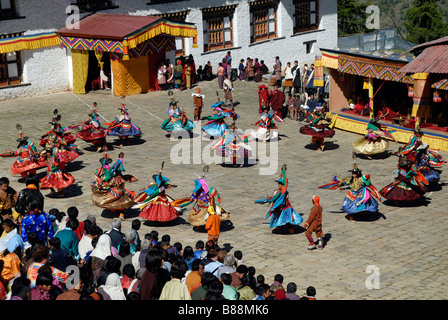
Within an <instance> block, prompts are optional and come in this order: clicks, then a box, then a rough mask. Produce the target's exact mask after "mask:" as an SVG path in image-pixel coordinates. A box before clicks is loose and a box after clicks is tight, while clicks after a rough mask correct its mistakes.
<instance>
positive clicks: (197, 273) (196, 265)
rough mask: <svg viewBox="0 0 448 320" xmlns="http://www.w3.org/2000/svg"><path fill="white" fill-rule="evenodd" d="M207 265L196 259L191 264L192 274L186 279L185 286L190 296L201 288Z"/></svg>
mask: <svg viewBox="0 0 448 320" xmlns="http://www.w3.org/2000/svg"><path fill="white" fill-rule="evenodd" d="M204 268H205V263H204V261H202V260H199V259H195V260H194V261H193V263H192V264H191V272H190V273H189V274H188V275H187V277H186V278H185V285H186V286H187V287H188V291H189V292H190V294H191V293H192V292H193V291H194V290H196V289H197V288H198V287H200V286H201V278H202V275H203V274H204Z"/></svg>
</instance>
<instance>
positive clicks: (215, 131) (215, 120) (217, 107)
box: [201, 101, 229, 137]
mask: <svg viewBox="0 0 448 320" xmlns="http://www.w3.org/2000/svg"><path fill="white" fill-rule="evenodd" d="M223 107H224V102H222V101H218V102H216V103H215V104H212V105H211V108H212V109H213V115H212V116H208V117H207V120H208V121H207V123H206V124H205V125H204V126H203V127H202V129H201V130H202V131H204V132H205V133H207V134H208V135H209V136H215V137H221V136H222V135H223V134H224V132H225V131H226V130H227V129H228V128H229V125H228V124H227V123H226V121H225V118H227V116H228V114H227V113H225V112H224V110H223Z"/></svg>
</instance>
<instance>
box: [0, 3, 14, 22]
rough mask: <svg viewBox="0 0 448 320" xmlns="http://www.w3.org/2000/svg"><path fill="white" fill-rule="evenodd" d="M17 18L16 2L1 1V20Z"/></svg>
mask: <svg viewBox="0 0 448 320" xmlns="http://www.w3.org/2000/svg"><path fill="white" fill-rule="evenodd" d="M15 17H17V12H16V6H15V3H14V0H0V20H7V19H14V18H15Z"/></svg>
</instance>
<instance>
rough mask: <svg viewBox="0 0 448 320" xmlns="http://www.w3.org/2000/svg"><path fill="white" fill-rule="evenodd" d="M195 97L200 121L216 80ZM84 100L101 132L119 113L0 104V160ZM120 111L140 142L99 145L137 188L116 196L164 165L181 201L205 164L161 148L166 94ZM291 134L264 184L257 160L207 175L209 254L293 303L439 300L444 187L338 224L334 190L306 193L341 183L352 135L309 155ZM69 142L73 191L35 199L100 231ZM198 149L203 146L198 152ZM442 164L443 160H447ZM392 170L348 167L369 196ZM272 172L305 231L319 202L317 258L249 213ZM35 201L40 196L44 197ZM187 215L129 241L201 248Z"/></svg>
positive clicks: (248, 107)
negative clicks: (273, 286)
mask: <svg viewBox="0 0 448 320" xmlns="http://www.w3.org/2000/svg"><path fill="white" fill-rule="evenodd" d="M235 86H236V91H235V98H236V99H235V100H236V101H238V102H239V104H238V105H237V106H236V111H237V113H238V114H239V115H240V119H238V121H237V125H238V127H239V128H241V129H242V130H246V129H249V128H250V127H251V124H252V123H255V122H256V121H258V120H259V118H258V112H257V110H258V97H257V94H256V84H255V83H250V82H240V81H237V82H235ZM199 87H201V88H202V93H203V94H205V99H204V101H205V105H206V106H205V107H204V111H203V116H207V115H211V113H212V112H211V108H210V105H211V104H213V103H214V102H216V89H217V82H216V80H214V81H211V82H202V83H200V84H199ZM193 91H194V90H193V89H191V90H189V91H188V90H186V91H182V92H175V97H176V99H177V100H179V105H180V106H182V107H184V109H185V110H186V112H187V115H188V116H189V117H190V118H192V116H193V109H192V97H191V93H192V92H193ZM0 94H1V93H0ZM220 95H221V97H223V95H222V94H220ZM94 101H96V102H97V103H98V111H99V113H100V114H101V116H102V117H103V118H101V120H102V122H103V123H104V122H106V120H107V121H112V120H113V119H114V117H115V115H117V114H118V112H119V110H118V109H117V108H118V107H119V104H120V102H121V100H120V98H119V97H115V96H113V95H111V94H110V92H106V91H102V92H91V93H89V94H86V95H74V94H73V93H72V92H63V93H59V94H53V95H46V96H40V97H34V98H25V99H15V100H8V101H3V102H0V111H1V117H0V128H1V133H2V137H1V139H0V152H3V151H4V150H6V149H7V150H11V151H13V150H15V148H16V146H17V143H16V139H17V130H16V128H15V125H16V123H20V124H21V125H22V126H23V128H24V132H25V134H26V135H27V136H29V137H30V140H32V141H34V142H35V144H36V145H37V144H38V142H39V140H38V139H39V137H40V136H41V135H42V134H43V133H45V132H46V131H48V130H49V128H50V126H49V124H48V122H49V121H50V120H51V117H52V112H53V110H54V109H55V108H57V109H58V110H59V113H60V114H61V115H62V120H61V123H62V125H64V126H67V125H70V124H75V123H78V122H80V121H83V120H85V119H86V118H87V115H88V113H89V112H90V109H89V106H91V105H92V103H93V102H94ZM126 101H127V108H128V110H129V113H130V115H131V117H132V120H133V122H134V123H135V124H137V125H138V126H140V127H141V128H142V131H143V136H142V141H141V142H140V143H138V144H133V145H129V146H124V147H119V146H118V144H117V143H116V141H114V139H112V138H111V137H108V142H109V143H110V145H111V147H112V148H111V149H112V150H110V152H109V153H110V155H111V157H112V159H113V160H114V161H115V160H116V158H117V156H118V153H119V152H121V151H123V152H124V153H125V159H124V160H125V168H126V172H127V173H130V174H133V175H134V176H136V177H137V178H138V179H139V181H137V182H134V183H131V184H128V185H127V188H128V189H130V190H133V191H140V190H142V189H144V188H145V187H146V186H147V185H148V183H149V182H150V181H151V176H152V175H153V174H154V173H157V172H158V170H159V169H160V166H161V163H162V161H165V168H164V171H163V173H164V175H165V176H166V177H168V178H170V179H171V182H172V183H173V184H175V185H177V186H178V187H177V188H175V189H171V190H169V191H168V192H167V194H169V195H170V196H172V197H173V198H181V197H187V196H189V194H190V193H191V191H192V189H193V180H194V179H196V178H197V176H198V175H200V174H201V173H202V168H203V166H204V163H191V164H188V163H184V164H177V165H176V164H173V163H172V161H171V160H170V152H171V150H172V147H173V146H178V145H179V142H176V141H170V140H169V137H168V136H167V133H166V132H165V131H163V130H162V129H161V128H160V124H161V123H162V121H163V120H164V119H166V118H167V113H166V110H167V107H168V102H169V97H168V95H167V92H153V93H147V94H142V95H137V96H130V97H127V98H126ZM228 123H230V122H228ZM203 124H204V122H203ZM299 127H300V124H299V123H298V122H296V121H292V120H286V123H285V124H279V128H280V131H279V132H280V141H279V143H278V150H279V151H278V163H277V162H275V163H274V164H275V165H277V164H278V167H277V170H276V171H274V174H270V175H261V174H260V168H263V167H267V164H261V163H260V162H258V163H256V164H255V165H248V166H245V167H242V168H240V167H230V166H223V165H220V164H211V165H210V171H209V173H208V174H207V177H208V179H207V181H208V184H209V186H213V187H215V188H216V189H217V190H218V191H219V193H220V194H221V198H222V203H221V204H222V207H223V208H225V209H226V210H227V211H229V212H230V213H231V219H230V221H226V222H225V223H223V231H222V233H221V236H220V239H219V244H220V245H221V246H223V247H225V248H226V249H228V250H230V251H231V252H232V251H234V250H241V251H242V252H243V254H244V256H243V260H244V263H245V264H246V265H248V266H251V265H252V266H254V267H255V268H256V271H257V274H263V275H264V276H265V278H266V280H267V282H268V283H272V281H273V277H274V275H275V274H276V273H281V274H283V276H284V278H285V285H286V284H287V283H288V282H290V281H294V282H295V283H296V284H297V286H298V294H299V295H303V294H305V289H306V288H307V287H308V286H310V285H312V286H314V287H315V288H316V289H317V298H318V299H344V300H348V299H388V300H389V299H447V298H448V272H447V271H448V257H447V255H446V252H447V249H448V245H447V244H446V240H445V238H446V234H447V231H448V224H447V221H446V216H445V215H446V214H447V209H448V203H447V201H446V196H447V192H446V187H441V189H440V190H438V191H434V192H430V193H428V194H426V196H427V197H426V201H425V202H424V203H423V204H419V205H418V206H415V207H406V208H404V207H403V208H400V207H394V206H387V205H385V204H380V214H378V215H375V216H370V217H369V218H368V219H361V220H357V221H356V222H352V221H349V220H348V219H347V218H346V216H345V214H344V213H343V212H342V211H341V210H340V207H341V203H342V200H343V198H344V196H345V192H341V191H338V190H337V191H332V190H320V189H317V186H320V185H323V184H326V183H329V182H330V179H331V178H332V177H333V176H337V177H338V178H344V177H346V176H347V175H348V174H349V173H348V171H347V170H349V169H350V168H351V166H352V150H353V148H352V145H351V143H352V141H353V140H355V139H357V138H359V137H360V135H356V134H353V133H349V132H344V131H340V130H337V132H336V135H335V137H334V138H333V139H330V140H328V141H327V147H326V149H325V151H324V152H320V151H315V150H314V149H313V146H312V145H310V140H311V137H310V136H304V135H301V134H299ZM194 139H200V137H199V136H196V135H194V136H193V139H192V140H191V141H193V140H194ZM196 141H197V142H199V141H198V140H196ZM76 143H77V144H78V146H79V149H80V151H81V152H82V153H83V154H82V155H81V156H80V157H78V158H77V159H76V160H75V161H74V162H73V163H70V164H69V165H68V166H67V169H68V171H69V172H70V173H71V174H72V175H73V176H74V177H75V179H76V182H77V184H76V186H71V187H70V188H69V189H68V190H67V191H66V197H65V198H50V197H46V200H45V201H46V202H45V208H46V209H47V210H49V209H51V208H58V209H60V210H62V211H65V210H66V209H67V208H68V207H69V206H72V205H75V206H77V207H78V208H79V210H80V217H79V218H80V219H81V220H83V219H84V218H85V217H86V216H87V215H88V214H95V215H96V216H97V223H98V224H99V225H100V226H101V227H102V228H103V229H104V230H108V229H109V228H110V223H111V219H112V217H113V216H112V215H111V214H110V213H108V212H103V209H101V208H98V207H95V206H94V205H93V204H92V202H91V192H90V183H91V181H93V172H94V171H95V170H96V169H97V168H98V166H99V162H98V160H99V158H100V154H98V153H96V152H95V150H94V148H92V147H91V145H89V144H87V143H85V142H84V141H81V140H79V139H77V141H76ZM209 143H210V142H209V141H208V140H207V139H205V138H203V141H202V148H205V147H206V146H207V145H208V144H209ZM397 149H398V144H396V143H394V142H391V143H390V147H389V151H391V152H393V151H396V150H397ZM192 152H193V148H192ZM201 152H202V149H201ZM195 155H196V156H197V155H198V153H197V152H196V153H195ZM442 155H443V157H444V158H448V154H447V153H446V152H442ZM191 159H192V158H191ZM14 160H15V158H0V176H6V177H8V178H9V179H10V180H11V183H12V186H13V187H14V188H15V189H16V190H17V191H18V190H20V189H22V188H23V187H24V184H23V183H21V182H18V178H19V177H18V176H14V177H13V176H11V172H10V167H11V165H12V163H13V161H14ZM191 162H193V161H191ZM396 163H397V157H396V156H394V155H388V156H385V157H382V158H381V159H373V160H369V159H363V158H359V159H358V164H359V167H360V168H361V169H362V170H363V172H364V173H369V174H370V175H371V180H372V183H373V184H374V185H375V186H376V187H377V188H378V189H380V188H382V187H384V186H385V185H386V184H388V183H390V182H392V181H393V177H394V174H395V169H396ZM282 164H287V166H288V170H287V175H288V178H289V192H290V199H291V202H292V205H293V206H294V208H295V209H296V210H297V211H298V212H299V213H300V214H302V215H303V218H304V221H305V220H306V219H307V217H308V214H309V210H310V208H311V206H312V204H311V198H312V196H313V195H319V196H320V197H321V204H322V206H323V208H324V216H323V231H324V234H325V239H326V242H327V243H326V246H325V248H324V250H314V251H308V250H307V246H308V241H307V239H306V238H305V236H304V233H303V231H304V229H303V228H297V229H296V232H295V234H273V233H272V232H271V231H272V230H271V229H270V228H269V223H268V220H265V215H266V213H267V211H268V207H267V206H266V205H259V204H254V201H255V200H257V199H262V198H265V197H266V192H267V193H268V194H270V195H272V192H273V190H274V189H275V188H276V182H275V181H274V180H275V179H277V178H278V175H279V173H280V167H281V165H282ZM44 172H45V170H44V169H41V170H39V176H43V175H44ZM446 179H447V178H446V172H445V173H442V179H441V184H442V185H444V184H445V183H446ZM43 193H44V195H47V194H48V191H46V190H44V191H43ZM190 208H191V206H189V207H188V208H187V210H186V211H184V213H183V215H181V216H180V218H178V219H177V220H175V221H174V222H173V223H170V224H168V225H166V226H160V225H155V224H152V225H151V224H148V223H144V224H142V228H141V229H140V231H139V233H140V235H141V236H143V235H144V234H145V233H147V232H149V231H151V230H157V231H158V232H159V234H160V236H161V235H163V234H169V235H171V242H172V243H174V242H177V241H179V242H181V243H182V244H183V246H184V247H185V246H187V245H191V246H194V244H195V243H196V241H197V240H199V239H202V240H204V241H205V240H206V239H207V234H206V233H205V232H195V231H193V229H192V227H191V226H190V225H189V224H188V212H189V210H190ZM136 217H138V211H137V210H129V211H128V212H127V215H126V218H127V220H126V221H124V222H123V227H122V230H123V231H124V232H126V231H128V230H129V229H130V224H131V221H132V220H133V219H134V218H136ZM140 219H141V218H140ZM142 222H144V220H142ZM302 225H303V223H302ZM368 266H376V267H377V268H378V270H379V280H380V288H379V289H368V288H367V287H366V279H367V278H368V277H369V276H370V275H371V273H366V268H368Z"/></svg>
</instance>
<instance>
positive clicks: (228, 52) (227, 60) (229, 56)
mask: <svg viewBox="0 0 448 320" xmlns="http://www.w3.org/2000/svg"><path fill="white" fill-rule="evenodd" d="M224 60H226V62H227V63H232V55H231V54H230V51H227V54H226V56H225V57H224Z"/></svg>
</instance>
